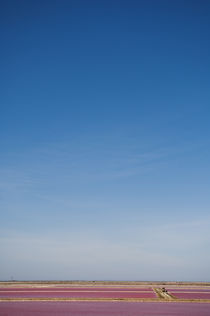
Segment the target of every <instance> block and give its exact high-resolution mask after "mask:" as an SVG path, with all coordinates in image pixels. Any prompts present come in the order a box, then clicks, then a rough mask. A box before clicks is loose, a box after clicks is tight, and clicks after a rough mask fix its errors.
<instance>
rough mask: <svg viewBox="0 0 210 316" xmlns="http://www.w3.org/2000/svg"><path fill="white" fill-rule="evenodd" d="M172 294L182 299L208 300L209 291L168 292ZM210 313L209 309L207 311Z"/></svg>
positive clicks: (209, 296)
mask: <svg viewBox="0 0 210 316" xmlns="http://www.w3.org/2000/svg"><path fill="white" fill-rule="evenodd" d="M170 293H171V294H173V295H174V296H175V297H176V298H183V299H206V300H210V292H209V293H204V292H173V291H171V292H170ZM209 315H210V311H209Z"/></svg>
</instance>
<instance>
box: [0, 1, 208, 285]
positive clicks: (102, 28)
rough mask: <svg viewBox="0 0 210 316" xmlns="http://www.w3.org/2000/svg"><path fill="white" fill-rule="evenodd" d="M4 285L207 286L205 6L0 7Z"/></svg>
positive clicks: (147, 3)
mask: <svg viewBox="0 0 210 316" xmlns="http://www.w3.org/2000/svg"><path fill="white" fill-rule="evenodd" d="M0 38H1V49H0V69H1V71H0V73H1V75H0V87H1V93H0V153H1V154H0V211H1V217H0V218H1V220H0V254H1V258H0V279H2V280H5V279H11V278H12V277H13V278H14V279H17V280H20V279H25V280H30V279H57V280H60V279H83V280H91V279H92V280H191V281H192V280H195V281H210V268H209V267H210V163H209V162H210V124H209V118H210V102H209V101H210V40H209V39H210V2H209V1H205V0H197V1H194V0H192V1H188V0H176V1H164V0H144V1H143V0H142V1H141V0H139V1H133V0H125V1H124V0H121V1H116V0H99V1H92V0H88V1H86V0H83V1H81V0H74V1H71V0H68V1H65V0H62V1H60V0H59V1H55V0H49V1H47V0H44V1H43V0H42V1H41V0H38V1H37V0H36V1H28V0H16V1H12V0H8V1H1V2H0Z"/></svg>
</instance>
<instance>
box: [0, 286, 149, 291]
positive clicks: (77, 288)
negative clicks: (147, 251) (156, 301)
mask: <svg viewBox="0 0 210 316" xmlns="http://www.w3.org/2000/svg"><path fill="white" fill-rule="evenodd" d="M5 290H6V291H34V290H37V291H59V290H63V291H65V290H66V291H69V290H70V291H103V292H104V291H118V292H119V291H143V292H145V291H149V292H151V291H152V288H141V287H114V286H113V287H105V286H104V287H95V286H89V287H88V286H87V287H79V286H78V287H76V286H68V287H1V288H0V292H1V291H5Z"/></svg>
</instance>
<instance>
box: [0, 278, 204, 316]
mask: <svg viewBox="0 0 210 316" xmlns="http://www.w3.org/2000/svg"><path fill="white" fill-rule="evenodd" d="M43 314H44V315H58V314H59V315H78V316H79V315H87V316H89V315H97V316H100V315H103V316H105V315H110V316H111V315H115V316H116V315H122V316H128V315H129V316H130V315H132V316H135V315H136V316H137V315H139V316H143V315H144V316H145V315H149V316H157V315H167V316H170V315H173V316H176V315H177V316H178V315H179V316H182V315H183V316H186V315H189V316H193V315H196V316H207V315H210V284H207V283H206V284H195V283H193V284H184V283H183V284H170V283H169V284H167V283H164V284H161V283H146V282H145V283H143V282H125V283H123V282H119V283H118V284H117V283H114V282H113V283H111V282H107V283H106V282H101V283H100V282H97V283H94V282H83V283H82V282H71V283H70V282H69V283H68V282H63V283H59V282H56V283H53V282H36V283H33V282H1V283H0V316H3V315H4V316H5V315H11V316H12V315H23V316H24V315H43Z"/></svg>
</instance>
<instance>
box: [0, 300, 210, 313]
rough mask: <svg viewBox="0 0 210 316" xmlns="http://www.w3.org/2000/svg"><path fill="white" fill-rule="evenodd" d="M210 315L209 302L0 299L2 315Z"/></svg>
mask: <svg viewBox="0 0 210 316" xmlns="http://www.w3.org/2000/svg"><path fill="white" fill-rule="evenodd" d="M35 315H36V316H43V315H44V316H57V315H59V316H67V315H68V316H209V315H210V304H208V303H131V302H0V316H35Z"/></svg>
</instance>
